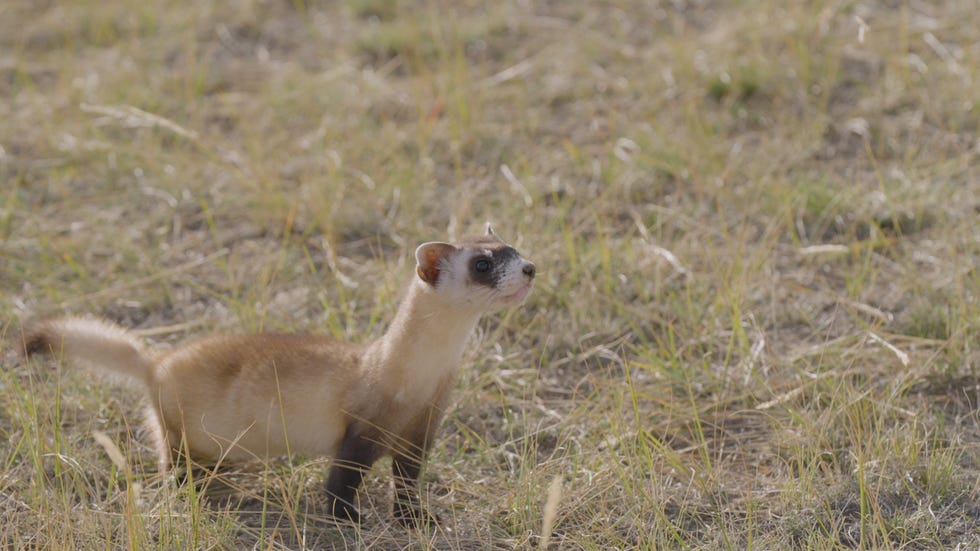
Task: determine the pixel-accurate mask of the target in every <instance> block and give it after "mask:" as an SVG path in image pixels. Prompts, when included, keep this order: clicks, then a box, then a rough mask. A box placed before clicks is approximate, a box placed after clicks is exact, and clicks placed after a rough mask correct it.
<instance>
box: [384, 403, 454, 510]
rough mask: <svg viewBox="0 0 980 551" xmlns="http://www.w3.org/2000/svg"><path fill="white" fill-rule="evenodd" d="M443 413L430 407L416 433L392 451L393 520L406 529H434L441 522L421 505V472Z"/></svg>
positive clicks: (416, 424) (418, 421)
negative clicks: (430, 527) (393, 484)
mask: <svg viewBox="0 0 980 551" xmlns="http://www.w3.org/2000/svg"><path fill="white" fill-rule="evenodd" d="M441 417H442V416H441V414H440V410H439V409H438V408H436V407H430V408H428V409H427V410H426V411H425V412H424V413H423V414H422V415H421V416H419V418H418V419H417V420H416V422H415V423H413V425H414V426H415V427H416V430H415V432H414V434H410V435H407V436H406V437H405V439H404V440H403V441H402V442H401V445H400V446H397V447H396V448H395V449H394V450H392V452H393V453H392V458H391V474H392V475H393V478H394V481H395V503H394V508H393V512H394V517H395V520H397V521H398V522H399V523H401V524H402V525H404V526H415V527H425V526H434V525H435V524H436V522H437V520H438V519H436V517H435V516H433V515H431V514H429V513H428V512H427V511H426V510H425V509H423V508H422V505H421V504H420V503H419V473H420V472H421V470H422V461H424V460H425V456H426V453H427V452H428V451H429V446H430V445H431V443H432V439H433V437H434V436H435V432H436V429H437V428H438V427H439V421H440V419H441Z"/></svg>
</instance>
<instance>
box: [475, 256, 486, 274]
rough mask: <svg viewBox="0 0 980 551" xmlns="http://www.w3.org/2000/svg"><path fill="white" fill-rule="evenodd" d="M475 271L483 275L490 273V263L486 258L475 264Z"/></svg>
mask: <svg viewBox="0 0 980 551" xmlns="http://www.w3.org/2000/svg"><path fill="white" fill-rule="evenodd" d="M473 269H474V270H476V271H478V272H480V273H481V274H482V273H486V272H489V271H490V261H489V260H487V259H486V258H481V259H479V260H477V261H476V262H474V263H473Z"/></svg>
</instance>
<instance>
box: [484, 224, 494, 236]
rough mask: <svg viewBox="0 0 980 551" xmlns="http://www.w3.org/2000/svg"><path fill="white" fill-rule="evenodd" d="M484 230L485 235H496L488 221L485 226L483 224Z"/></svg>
mask: <svg viewBox="0 0 980 551" xmlns="http://www.w3.org/2000/svg"><path fill="white" fill-rule="evenodd" d="M484 232H485V233H486V234H487V235H493V236H496V235H497V234H495V233H493V226H491V225H490V222H487V223H486V226H485V229H484Z"/></svg>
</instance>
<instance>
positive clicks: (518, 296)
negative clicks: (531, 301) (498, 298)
mask: <svg viewBox="0 0 980 551" xmlns="http://www.w3.org/2000/svg"><path fill="white" fill-rule="evenodd" d="M531 287H534V282H530V283H527V284H525V285H522V286H521V288H520V289H518V290H517V291H516V292H514V293H511V294H509V295H504V302H512V303H518V304H519V303H521V302H524V299H526V298H527V295H528V294H529V293H530V292H531Z"/></svg>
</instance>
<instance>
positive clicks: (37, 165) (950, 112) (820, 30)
mask: <svg viewBox="0 0 980 551" xmlns="http://www.w3.org/2000/svg"><path fill="white" fill-rule="evenodd" d="M977 29H980V5H978V3H977V2H976V1H975V0H950V1H945V2H919V1H915V0H910V1H907V2H903V1H885V0H869V1H866V2H855V1H850V0H814V1H811V2H780V1H776V0H761V1H759V2H746V1H731V2H714V1H712V0H688V1H672V2H667V1H660V2H658V1H644V0H608V1H602V2H598V1H596V2H548V1H525V0H505V1H503V2H498V3H490V2H476V1H473V0H470V1H466V2H450V1H448V0H445V1H443V0H432V1H421V0H420V1H418V2H412V1H409V0H346V1H344V2H307V1H304V0H294V1H292V2H287V1H285V0H236V1H232V0H228V1H218V2H189V1H171V2H159V1H151V2H142V1H136V0H121V1H117V2H101V1H95V0H76V1H73V2H54V1H38V2H35V1H30V0H9V1H5V2H3V3H2V4H0V98H2V99H0V298H2V300H0V333H2V337H3V340H2V342H3V352H2V355H0V518H2V522H0V545H2V546H4V547H6V548H10V549H28V548H30V549H35V548H51V549H121V548H130V549H148V548H158V549H173V548H183V549H239V548H252V549H331V548H334V549H345V548H377V549H404V548H429V547H431V548H435V549H512V548H535V547H539V546H541V544H542V539H543V538H548V537H549V536H550V546H551V548H555V549H557V548H561V549H612V548H620V549H670V548H678V549H680V548H686V549H748V548H756V549H850V548H865V549H870V548H875V549H938V548H949V549H960V550H967V549H969V550H976V549H978V548H980V535H978V534H980V414H978V403H980V341H978V338H977V335H978V334H980V271H978V265H980V229H978V228H980V224H978V221H980V34H978V32H977ZM487 220H490V221H492V222H493V223H494V225H495V228H496V230H497V233H498V234H500V235H501V236H502V237H503V238H504V239H506V240H508V241H510V242H511V243H513V244H514V245H515V246H517V247H518V248H519V249H520V250H521V251H522V252H523V253H524V255H525V256H526V257H527V258H529V259H531V260H533V261H534V262H535V263H536V264H537V266H538V270H539V274H540V275H539V278H538V284H537V287H536V288H535V290H534V292H533V293H532V295H531V297H530V299H529V301H528V303H527V304H526V305H525V306H524V307H523V308H520V309H515V310H512V311H507V312H502V313H500V314H499V315H494V316H491V317H489V318H488V319H486V320H484V322H483V323H482V324H481V326H480V329H479V331H478V334H477V335H476V337H475V338H474V339H473V342H472V343H471V346H470V347H469V348H468V352H467V354H466V359H465V365H464V366H463V369H462V375H461V377H460V382H459V385H458V387H457V389H456V391H455V393H454V404H455V405H454V406H453V408H452V409H451V411H450V412H449V413H448V415H447V418H446V421H445V423H444V424H443V427H442V430H441V433H440V435H439V438H438V440H437V443H436V446H435V449H434V450H433V453H432V456H431V461H430V462H429V463H428V466H427V470H426V473H425V479H426V480H427V481H428V486H427V488H428V492H427V495H426V500H427V501H428V503H429V505H430V507H431V508H432V509H433V510H434V511H435V512H436V513H437V514H438V515H439V516H440V517H441V519H442V523H441V525H440V527H439V528H438V529H436V530H434V531H431V532H425V533H420V532H410V531H405V530H402V529H400V528H398V527H397V525H395V524H393V523H392V522H391V520H390V500H391V496H390V493H391V490H390V488H389V477H388V475H387V471H386V469H385V468H384V465H382V464H379V465H377V466H376V468H375V470H374V471H372V474H371V476H370V477H369V478H368V480H367V482H366V484H365V487H364V489H363V490H362V492H361V498H360V499H361V506H362V510H363V511H364V516H365V522H364V524H363V525H362V526H361V527H360V528H354V527H351V526H337V525H335V524H333V523H331V522H330V521H329V520H328V519H327V517H326V515H325V512H324V503H325V500H324V496H323V494H322V485H323V482H324V479H325V472H326V467H327V464H328V460H327V459H325V458H293V459H292V460H288V461H287V460H283V461H280V462H275V463H272V464H268V465H265V466H259V467H258V468H254V469H249V470H242V471H241V472H239V473H233V474H232V475H229V476H227V477H222V478H221V479H215V480H206V481H204V482H205V484H203V485H202V484H198V485H183V486H180V485H177V484H175V483H174V482H173V481H172V480H170V479H168V478H166V477H160V476H157V474H156V473H155V472H154V468H153V456H152V452H151V451H150V449H149V448H148V446H147V445H146V443H145V442H144V441H142V440H141V434H140V430H139V429H138V426H139V422H140V419H141V414H140V410H141V405H142V404H141V401H140V398H139V396H138V395H137V393H134V392H133V391H129V390H126V389H125V388H120V387H118V386H113V385H112V384H106V383H105V382H104V381H99V380H93V379H92V377H90V376H89V375H87V374H84V373H79V372H69V371H62V370H60V369H56V368H55V365H53V364H52V363H51V362H47V361H31V362H26V361H24V360H23V359H21V358H20V357H19V356H18V354H17V350H16V349H17V346H18V340H19V338H20V330H21V327H22V325H23V324H24V323H27V322H28V321H29V320H31V319H37V318H43V317H46V316H52V315H58V314H61V313H65V312H71V313H80V314H82V313H84V314H94V315H99V316H103V317H106V318H109V319H112V320H115V321H117V322H120V323H122V324H124V325H126V326H129V327H133V328H135V329H136V330H137V331H139V332H140V333H141V334H142V335H144V336H145V337H146V338H147V340H148V341H149V342H151V343H153V345H154V346H157V347H161V348H166V347H170V346H173V345H174V344H175V343H177V342H180V341H182V340H184V339H187V338H190V337H192V336H196V335H202V334H207V333H213V332H242V331H245V332H251V331H261V330H268V331H288V332H293V331H317V332H324V333H329V334H333V335H336V336H339V337H343V338H349V339H355V340H365V339H368V338H371V337H372V336H376V335H378V334H380V332H381V331H382V330H383V329H384V327H385V324H386V323H387V320H389V319H390V317H391V315H392V313H393V311H394V309H395V306H396V304H397V299H398V296H399V294H400V290H401V288H402V287H403V285H404V283H405V282H406V280H407V278H408V277H410V274H411V272H412V268H413V264H412V260H411V258H412V257H411V254H412V251H413V250H414V247H415V246H416V245H417V244H418V243H420V242H422V241H428V240H443V239H449V238H453V237H457V236H459V235H463V234H468V233H473V232H475V231H479V230H480V228H481V227H482V224H483V223H484V222H485V221H487ZM198 482H201V481H198ZM549 496H550V501H551V503H552V504H553V505H556V507H546V504H547V503H548V502H549ZM546 509H547V510H548V511H550V512H552V513H553V514H547V515H546V513H545V511H546ZM546 516H547V517H548V518H547V519H546V518H545V517H546ZM547 525H550V528H549V526H547ZM549 531H550V534H549V533H548V532H549Z"/></svg>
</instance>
